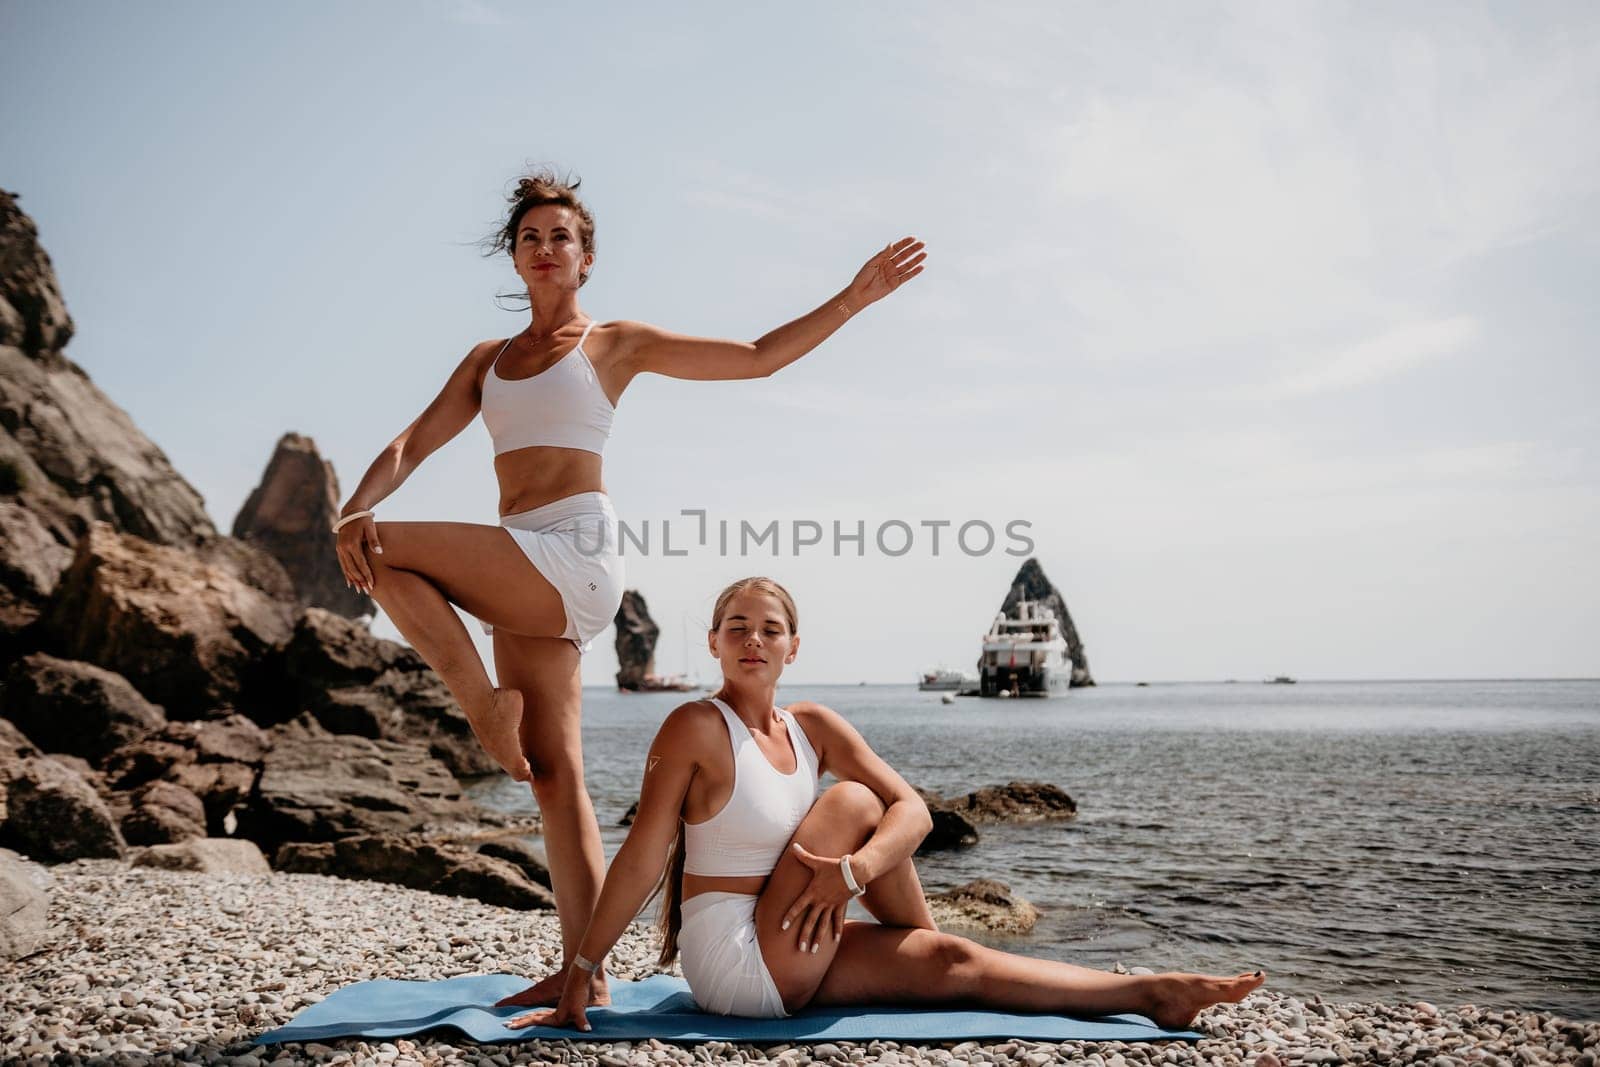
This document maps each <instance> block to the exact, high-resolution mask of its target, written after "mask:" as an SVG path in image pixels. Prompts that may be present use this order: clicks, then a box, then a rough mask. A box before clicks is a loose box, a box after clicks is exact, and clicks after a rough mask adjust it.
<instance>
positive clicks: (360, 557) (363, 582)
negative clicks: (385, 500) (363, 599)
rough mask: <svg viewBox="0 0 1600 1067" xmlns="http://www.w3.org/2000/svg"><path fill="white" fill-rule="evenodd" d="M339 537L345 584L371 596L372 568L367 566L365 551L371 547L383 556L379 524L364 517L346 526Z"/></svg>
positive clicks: (340, 565) (370, 517)
mask: <svg viewBox="0 0 1600 1067" xmlns="http://www.w3.org/2000/svg"><path fill="white" fill-rule="evenodd" d="M338 537H339V547H338V553H339V569H340V570H342V571H344V584H345V585H348V586H353V587H354V588H355V589H357V590H359V591H361V592H363V593H365V594H367V595H368V596H371V595H372V568H371V567H370V566H369V565H368V564H367V555H366V551H365V549H366V546H368V545H371V546H372V551H373V552H374V553H376V554H377V555H380V556H381V555H383V546H382V545H380V544H378V524H377V522H376V521H375V520H374V519H373V517H372V516H371V515H363V516H362V517H361V518H359V519H357V520H356V521H355V522H352V523H348V524H346V525H345V526H344V528H343V529H341V530H340V531H339V533H338Z"/></svg>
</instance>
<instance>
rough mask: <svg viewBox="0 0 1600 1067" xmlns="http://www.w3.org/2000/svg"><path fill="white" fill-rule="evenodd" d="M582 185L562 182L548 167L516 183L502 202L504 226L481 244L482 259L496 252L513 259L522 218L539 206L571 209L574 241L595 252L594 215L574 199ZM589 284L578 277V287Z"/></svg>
mask: <svg viewBox="0 0 1600 1067" xmlns="http://www.w3.org/2000/svg"><path fill="white" fill-rule="evenodd" d="M581 184H582V180H581V179H579V178H570V179H563V178H560V177H558V176H557V175H556V172H555V171H554V170H552V169H550V168H548V167H545V168H541V169H539V170H536V171H533V172H531V173H529V174H525V175H523V176H522V177H521V178H518V179H517V187H516V188H515V189H514V190H512V191H511V192H510V193H507V194H506V199H507V200H508V201H509V202H510V204H511V207H510V211H509V213H508V214H507V215H506V221H505V225H503V226H501V227H500V228H499V229H498V230H496V231H495V232H494V233H493V234H491V235H490V237H489V238H488V240H487V241H486V242H485V244H486V246H487V247H486V248H485V250H484V255H489V256H492V255H494V254H495V253H496V252H504V253H505V254H506V255H508V256H509V255H514V254H515V253H516V250H517V228H518V227H519V226H521V225H522V216H524V215H526V214H527V213H528V210H529V209H530V208H536V207H539V206H540V205H541V204H559V205H561V206H562V207H566V208H571V209H572V211H573V213H574V214H575V215H577V216H578V241H579V243H580V244H581V245H582V246H583V250H584V251H585V252H593V251H595V242H594V215H592V214H590V212H589V209H588V208H587V207H585V206H584V203H583V201H582V200H579V199H578V186H579V185H581ZM588 280H589V275H587V274H580V275H579V276H578V285H579V286H582V285H583V283H584V282H587V281H588Z"/></svg>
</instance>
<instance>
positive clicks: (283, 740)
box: [239, 715, 511, 854]
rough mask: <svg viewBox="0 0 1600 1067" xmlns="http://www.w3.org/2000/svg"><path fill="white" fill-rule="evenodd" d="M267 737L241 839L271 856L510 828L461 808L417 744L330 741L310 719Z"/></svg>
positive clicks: (439, 768) (468, 805) (341, 737)
mask: <svg viewBox="0 0 1600 1067" xmlns="http://www.w3.org/2000/svg"><path fill="white" fill-rule="evenodd" d="M268 733H269V735H270V736H271V738H272V750H271V751H270V752H268V753H267V755H266V758H265V761H264V764H263V767H262V771H261V778H260V781H259V782H258V783H257V786H256V790H255V792H254V794H253V795H252V796H251V798H250V802H249V804H248V805H247V806H246V807H245V809H244V810H243V811H242V812H240V816H239V833H240V834H241V836H244V837H248V838H250V839H251V840H252V841H255V842H257V843H258V844H260V845H261V847H262V848H263V850H265V851H266V852H268V853H269V854H271V853H275V852H276V850H277V849H278V847H279V846H280V845H282V844H284V843H285V842H288V841H333V840H337V839H338V838H341V837H349V836H353V835H356V834H372V833H390V834H407V833H416V832H419V831H424V830H429V831H445V830H450V829H459V828H463V827H466V828H472V827H477V826H481V825H485V824H489V823H494V822H499V823H501V824H509V823H510V822H511V820H509V819H507V818H505V817H501V816H497V815H495V814H494V813H492V812H489V811H487V810H486V809H483V808H480V807H479V806H478V805H476V804H474V803H473V802H471V801H469V800H467V799H466V798H465V797H464V796H463V795H462V793H461V789H460V787H459V786H458V785H457V784H456V780H455V778H453V777H452V776H451V774H450V772H449V770H448V769H446V767H445V766H444V764H442V763H440V762H439V761H438V760H436V759H434V758H433V757H432V756H430V755H429V754H428V750H427V748H426V747H425V746H424V745H423V744H421V743H419V742H415V741H389V740H382V739H372V738H366V737H352V736H349V735H346V734H331V733H329V732H328V731H326V730H325V729H323V728H322V727H321V726H320V725H319V724H318V723H317V722H316V720H315V719H313V718H311V717H310V716H309V715H305V716H301V717H300V718H299V719H296V720H295V721H293V722H291V723H285V724H283V725H281V726H276V727H273V728H272V730H270V731H268Z"/></svg>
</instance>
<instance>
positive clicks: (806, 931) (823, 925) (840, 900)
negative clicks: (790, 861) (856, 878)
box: [783, 841, 852, 952]
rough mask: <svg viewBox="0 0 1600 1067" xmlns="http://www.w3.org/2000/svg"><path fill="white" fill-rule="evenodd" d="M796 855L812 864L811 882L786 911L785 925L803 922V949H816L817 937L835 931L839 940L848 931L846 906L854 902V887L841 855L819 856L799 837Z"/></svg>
mask: <svg viewBox="0 0 1600 1067" xmlns="http://www.w3.org/2000/svg"><path fill="white" fill-rule="evenodd" d="M790 848H792V849H793V850H794V855H795V858H796V859H798V860H799V861H800V862H801V863H803V864H805V865H806V866H807V867H810V868H811V884H810V885H808V886H806V888H805V890H804V891H803V892H802V893H801V894H800V895H799V896H798V897H795V900H794V903H793V904H791V905H789V910H788V911H786V912H784V915H783V928H784V929H785V930H787V929H789V927H791V926H793V925H795V924H797V923H798V924H799V927H800V929H799V932H798V938H797V940H798V941H799V943H800V951H801V952H816V951H817V939H818V938H821V937H826V936H829V935H831V936H832V937H833V939H834V940H835V941H837V940H839V937H840V935H842V934H843V933H844V912H845V907H846V906H847V905H848V904H849V903H850V897H851V895H852V894H851V892H850V887H849V886H848V885H846V884H845V881H844V871H843V869H842V868H841V867H840V866H839V857H838V856H818V855H817V854H815V853H813V852H807V851H806V849H805V846H803V845H801V844H800V842H798V841H796V842H795V843H794V844H793V845H791V846H790Z"/></svg>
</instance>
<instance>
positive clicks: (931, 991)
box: [756, 782, 1265, 1028]
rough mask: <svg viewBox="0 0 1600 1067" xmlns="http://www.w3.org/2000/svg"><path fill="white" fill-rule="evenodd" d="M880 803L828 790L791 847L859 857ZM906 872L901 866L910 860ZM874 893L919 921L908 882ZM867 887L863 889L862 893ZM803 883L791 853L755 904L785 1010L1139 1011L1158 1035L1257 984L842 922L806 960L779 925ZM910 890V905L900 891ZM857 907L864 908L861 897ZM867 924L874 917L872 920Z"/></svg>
mask: <svg viewBox="0 0 1600 1067" xmlns="http://www.w3.org/2000/svg"><path fill="white" fill-rule="evenodd" d="M883 812H884V807H883V802H882V801H881V800H879V799H878V798H877V797H876V796H875V795H874V794H873V793H872V792H871V790H869V789H867V788H866V787H865V786H863V785H861V784H860V783H858V782H841V783H839V784H838V785H836V786H834V787H833V788H831V789H829V790H828V791H827V792H826V793H824V794H823V795H822V796H821V797H819V798H818V800H817V802H816V803H815V804H814V805H812V808H811V810H810V811H809V812H807V813H806V817H805V819H804V821H802V822H801V824H800V827H799V828H798V829H797V830H796V831H795V833H794V837H793V840H794V841H798V842H799V843H800V844H802V845H804V846H805V847H806V849H807V851H810V852H813V853H816V854H819V855H824V856H837V855H840V854H842V853H844V852H849V851H851V850H853V849H856V848H858V847H860V845H861V843H862V842H864V841H865V840H866V839H867V838H868V837H870V836H871V834H872V832H873V830H874V829H876V827H877V825H878V822H879V821H880V820H881V819H882V818H883ZM904 866H908V867H909V866H911V862H910V861H909V860H908V861H906V864H905V865H904ZM892 873H894V874H895V875H897V880H896V881H894V882H892V883H890V884H889V885H885V886H884V887H882V889H881V890H880V894H881V895H880V899H879V901H878V903H879V906H880V907H881V908H883V910H884V911H885V912H886V913H890V914H894V913H904V914H915V913H916V912H917V911H919V910H920V912H921V913H923V914H926V912H927V901H926V900H925V899H924V898H923V897H922V892H921V885H920V883H918V882H917V881H916V872H915V870H914V869H913V870H911V871H910V872H909V876H908V877H907V876H902V873H901V871H900V869H899V868H896V870H895V871H894V872H892ZM886 880H888V876H887V875H886V876H885V877H884V878H880V879H877V880H876V881H874V882H873V883H872V886H869V887H868V892H867V895H868V896H870V895H872V892H873V888H874V887H878V883H879V882H885V881H886ZM810 881H811V869H810V868H809V867H807V866H805V864H803V863H801V862H800V861H799V860H798V859H796V858H795V857H794V856H793V854H792V853H790V852H789V850H787V849H786V850H785V851H784V857H783V859H781V860H780V861H779V862H778V866H777V868H776V869H775V870H774V871H773V872H772V877H771V879H769V880H768V882H767V887H766V889H765V890H764V891H763V892H762V894H761V897H760V899H759V900H758V901H757V902H756V934H757V937H758V939H759V941H760V944H761V955H762V959H763V960H765V962H766V964H767V969H768V971H769V972H771V974H772V980H773V983H774V984H775V985H776V986H777V987H778V992H779V994H780V995H781V996H782V997H783V1002H784V1005H785V1007H787V1008H788V1009H789V1010H790V1011H795V1010H798V1009H799V1008H801V1007H804V1006H805V1005H807V1004H809V1003H821V1004H950V1003H961V1002H966V1003H974V1004H980V1005H983V1006H986V1007H992V1008H1002V1009H1011V1010H1017V1011H1054V1012H1062V1013H1069V1014H1080V1015H1111V1014H1117V1013H1119V1012H1137V1013H1139V1014H1142V1015H1147V1016H1149V1017H1150V1018H1152V1019H1154V1020H1155V1021H1156V1022H1157V1023H1159V1024H1160V1025H1162V1026H1166V1027H1173V1028H1176V1027H1180V1026H1185V1025H1187V1024H1188V1023H1189V1021H1190V1020H1192V1019H1193V1018H1194V1016H1195V1014H1196V1013H1197V1012H1199V1011H1200V1009H1201V1008H1203V1007H1205V1006H1206V1005H1208V1004H1215V1003H1219V1002H1221V1001H1225V1000H1226V1001H1237V1000H1240V999H1243V997H1244V996H1245V994H1247V993H1248V992H1249V991H1250V990H1251V989H1254V988H1255V987H1256V986H1258V985H1260V984H1261V983H1262V981H1264V980H1265V979H1264V978H1261V977H1259V976H1255V975H1241V976H1239V977H1237V978H1212V977H1208V976H1204V975H1189V974H1160V975H1121V974H1113V973H1111V972H1109V971H1097V970H1094V969H1092V968H1089V967H1079V966H1076V965H1074V964H1070V963H1058V962H1056V961H1053V960H1036V959H1029V958H1028V957H1025V956H1017V955H1013V954H1011V953H1008V952H1000V951H999V950H997V949H991V948H986V947H984V946H982V945H979V944H977V943H976V942H973V941H969V940H967V939H966V938H963V937H956V936H954V935H952V934H946V933H941V932H939V931H938V930H936V929H934V928H933V923H932V920H931V918H930V919H929V920H928V923H927V925H926V926H922V925H920V924H919V925H917V926H915V927H907V926H899V925H889V924H884V925H880V924H877V923H859V922H851V923H847V924H845V929H844V933H843V936H842V938H841V939H840V940H838V941H837V942H836V941H834V940H833V939H831V938H822V939H820V944H819V945H818V946H817V951H816V952H815V953H813V952H810V951H809V946H808V951H806V952H801V951H800V949H799V945H798V943H797V939H796V936H795V932H794V930H793V929H792V928H791V929H789V930H784V929H782V928H781V923H782V920H783V916H784V914H785V913H786V912H787V911H788V910H789V906H790V905H791V904H793V903H794V901H795V898H796V897H798V896H799V895H800V894H801V893H802V892H803V891H804V890H805V887H806V886H807V885H808V884H809V883H810ZM913 885H914V886H915V887H916V890H915V897H912V895H911V892H910V887H911V886H913ZM863 900H865V898H863ZM874 914H875V915H876V914H877V912H876V911H874Z"/></svg>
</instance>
